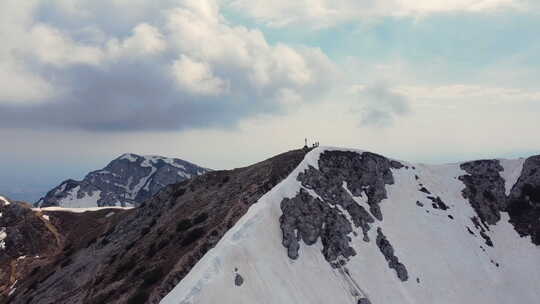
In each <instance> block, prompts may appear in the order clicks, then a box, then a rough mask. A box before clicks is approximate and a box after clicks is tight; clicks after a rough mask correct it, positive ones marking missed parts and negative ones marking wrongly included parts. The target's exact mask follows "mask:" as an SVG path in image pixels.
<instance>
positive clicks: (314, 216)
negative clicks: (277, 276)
mask: <svg viewBox="0 0 540 304" xmlns="http://www.w3.org/2000/svg"><path fill="white" fill-rule="evenodd" d="M281 210H282V211H283V215H282V216H281V217H280V227H281V230H282V233H283V241H282V244H283V246H284V247H286V248H287V255H288V256H289V258H291V259H297V258H298V250H299V248H300V245H299V241H300V240H303V241H304V243H306V244H307V245H313V244H315V242H316V241H317V239H319V238H321V241H322V243H323V254H324V256H325V258H326V260H327V261H329V262H336V261H337V260H338V257H343V258H349V257H350V256H353V255H355V254H356V253H355V251H354V249H353V248H352V247H350V246H349V242H350V238H349V237H348V236H347V235H348V234H349V233H351V232H352V227H351V223H350V222H349V221H347V219H346V218H345V216H344V215H343V214H342V213H341V212H339V210H338V209H337V208H331V207H330V206H328V205H327V204H325V203H324V202H322V201H321V200H320V199H318V198H313V197H312V196H311V195H309V193H308V192H307V191H306V190H304V189H301V190H300V192H299V193H298V194H297V195H296V196H295V197H294V198H292V199H288V198H286V199H284V200H283V201H282V202H281Z"/></svg>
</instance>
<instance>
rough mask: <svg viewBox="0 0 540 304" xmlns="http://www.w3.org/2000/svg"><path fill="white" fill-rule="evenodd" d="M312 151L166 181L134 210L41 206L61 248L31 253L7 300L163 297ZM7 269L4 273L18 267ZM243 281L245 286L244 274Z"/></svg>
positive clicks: (41, 303)
mask: <svg viewBox="0 0 540 304" xmlns="http://www.w3.org/2000/svg"><path fill="white" fill-rule="evenodd" d="M306 152H307V150H293V151H288V152H285V153H282V154H280V155H276V156H274V157H272V158H270V159H267V160H265V161H262V162H259V163H257V164H254V165H251V166H248V167H243V168H237V169H234V170H220V171H211V172H208V173H206V174H203V175H200V176H196V177H193V178H191V179H188V180H184V181H182V182H180V183H176V184H172V185H169V186H166V187H165V188H164V189H162V190H161V191H159V193H158V194H156V195H155V196H153V197H152V198H150V199H148V200H146V201H144V202H143V203H142V204H141V205H139V206H138V207H137V208H132V209H129V210H122V209H123V208H107V209H103V208H99V209H98V210H97V211H92V212H88V209H87V208H85V209H83V210H84V211H85V212H83V213H74V212H72V211H73V209H68V210H66V208H58V207H52V208H53V209H51V208H42V209H37V210H36V209H35V210H34V212H35V214H43V216H42V217H41V219H43V221H42V222H43V223H45V224H47V226H51V228H54V229H56V230H57V231H58V232H60V240H61V242H60V243H59V248H58V254H54V255H53V256H50V257H49V258H47V259H43V257H40V258H39V259H37V260H36V259H34V258H29V257H27V258H26V259H24V261H26V262H25V263H28V264H27V265H28V267H29V268H27V270H28V271H26V272H24V273H23V275H22V276H18V277H17V278H18V283H17V285H16V290H15V291H13V290H9V291H6V292H5V295H6V297H7V301H9V303H13V304H25V303H32V304H49V303H119V304H120V303H122V304H124V303H158V302H159V301H160V300H161V299H162V298H163V297H164V296H165V295H166V294H168V293H169V291H171V289H173V288H174V287H175V286H176V285H177V284H178V282H180V281H181V280H182V279H183V278H184V277H185V276H186V275H187V274H188V273H189V272H190V270H191V269H192V267H193V266H194V265H195V264H196V263H197V261H199V260H200V259H201V258H202V257H203V256H204V255H205V253H207V252H208V250H210V249H211V248H213V247H214V246H215V245H216V244H217V243H218V242H219V240H221V239H222V238H223V236H224V234H225V233H226V232H227V231H229V230H230V228H231V227H233V226H235V224H236V223H237V221H238V220H239V219H240V218H242V216H243V215H244V214H246V212H247V210H248V209H249V207H250V206H252V205H253V204H255V203H257V201H259V199H260V198H261V197H262V196H263V195H264V194H265V193H267V192H268V191H269V190H270V189H272V188H274V187H275V186H276V185H277V184H278V183H279V182H281V181H282V180H283V179H285V178H286V177H287V176H289V175H290V173H291V172H292V171H293V170H294V169H295V168H296V167H297V166H298V164H300V162H301V161H302V160H303V159H304V156H305V154H306ZM128 161H129V160H128ZM131 161H132V162H133V160H131ZM0 204H1V203H0ZM90 209H91V210H94V209H95V208H90ZM66 211H69V212H66ZM45 216H47V219H45ZM54 229H52V230H53V231H54ZM10 238H11V231H8V239H10ZM47 241H48V243H53V242H50V240H47ZM27 243H28V244H29V243H30V242H27ZM7 245H8V248H11V243H8V244H7ZM281 249H283V247H282V248H281ZM0 254H1V252H0ZM0 265H6V266H9V265H10V263H9V262H7V263H5V264H2V263H0ZM19 266H20V264H17V269H20V268H19ZM2 271H4V270H2ZM2 271H0V276H1V274H2V273H6V274H9V273H10V271H8V270H5V271H4V272H2ZM236 282H237V284H239V285H241V284H242V278H241V277H240V276H239V277H238V278H237V279H236ZM11 284H13V281H11ZM3 286H7V285H2V284H0V303H3V302H4V301H3V298H2V287H3ZM8 289H9V286H8ZM9 294H10V295H9Z"/></svg>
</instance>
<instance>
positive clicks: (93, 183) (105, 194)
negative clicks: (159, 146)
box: [35, 153, 208, 208]
mask: <svg viewBox="0 0 540 304" xmlns="http://www.w3.org/2000/svg"><path fill="white" fill-rule="evenodd" d="M207 171H208V169H205V168H202V167H199V166H197V165H194V164H192V163H189V162H187V161H184V160H181V159H177V158H166V157H161V156H140V155H136V154H132V153H126V154H123V155H121V156H120V157H118V158H116V159H114V160H113V161H111V162H110V163H109V164H108V165H107V166H106V167H105V168H103V169H101V170H97V171H93V172H90V173H89V174H88V175H86V177H85V178H84V179H83V180H82V181H76V180H73V179H68V180H66V181H64V182H62V183H61V184H60V185H59V186H57V187H55V188H54V189H52V190H51V191H49V192H48V193H47V195H46V196H45V197H43V198H41V199H40V200H39V201H38V202H36V204H35V205H36V206H37V207H48V206H63V207H81V208H83V207H95V206H132V205H137V204H139V203H141V202H142V201H144V200H145V199H148V198H150V197H151V196H152V195H154V194H156V193H157V192H158V191H159V190H160V189H161V188H163V187H164V186H167V185H169V184H173V183H177V182H180V181H183V180H185V179H188V178H191V177H193V176H196V175H200V174H203V173H205V172H207Z"/></svg>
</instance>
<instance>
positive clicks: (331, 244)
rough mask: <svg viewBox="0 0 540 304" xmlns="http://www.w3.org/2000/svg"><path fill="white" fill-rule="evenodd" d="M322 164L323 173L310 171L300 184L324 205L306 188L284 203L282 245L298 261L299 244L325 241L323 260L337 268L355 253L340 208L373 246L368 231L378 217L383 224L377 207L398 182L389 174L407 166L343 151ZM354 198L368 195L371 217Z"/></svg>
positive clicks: (322, 159)
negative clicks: (389, 186)
mask: <svg viewBox="0 0 540 304" xmlns="http://www.w3.org/2000/svg"><path fill="white" fill-rule="evenodd" d="M318 165H319V169H318V170H317V169H315V168H314V167H309V168H308V169H307V170H306V171H305V172H301V173H300V174H299V175H298V180H299V181H300V182H301V183H302V185H303V186H304V187H305V188H307V189H312V190H313V191H314V192H315V193H316V194H317V195H318V196H319V197H320V198H321V199H322V200H321V199H319V198H314V197H312V196H311V195H310V194H309V193H308V191H306V190H304V189H301V190H300V192H299V193H298V194H297V195H296V196H295V197H293V198H292V199H288V198H285V199H284V200H283V201H282V202H281V210H282V211H283V215H282V216H281V218H280V225H281V230H282V233H283V241H282V242H283V246H284V247H285V248H287V255H288V256H289V258H291V259H297V258H298V250H299V248H300V244H299V241H300V240H303V241H304V243H305V244H307V245H312V244H314V243H315V242H316V241H317V239H318V238H321V242H322V244H323V254H324V257H325V258H326V260H327V261H328V262H329V263H330V264H332V265H333V266H338V265H339V264H340V263H344V262H345V261H346V260H347V259H348V258H350V257H351V256H354V255H355V254H356V252H355V251H354V249H353V248H352V247H351V246H350V245H349V244H350V242H351V238H350V237H349V236H348V235H349V233H351V232H352V231H353V229H352V226H351V223H350V222H349V221H348V220H347V218H346V216H345V215H344V214H343V213H342V212H341V211H340V209H339V208H338V207H341V208H342V210H345V211H346V212H347V213H348V214H349V215H350V217H351V219H352V224H354V226H355V227H360V228H361V229H362V231H363V235H364V237H363V239H364V241H366V242H368V241H369V237H368V234H367V232H368V231H369V229H370V228H371V227H370V224H372V223H374V221H375V219H374V218H373V217H375V218H377V219H379V220H382V213H381V211H380V208H379V206H378V204H379V203H380V202H381V201H382V200H383V199H385V198H386V197H387V196H386V195H387V194H386V189H385V186H386V185H387V184H393V183H394V178H393V176H392V172H391V170H390V169H391V168H394V169H399V168H402V167H403V165H401V164H400V163H399V162H397V161H390V160H388V159H387V158H385V157H383V156H380V155H377V154H373V153H368V152H364V153H361V154H360V153H356V152H342V151H326V152H324V153H322V154H321V156H320V158H319V164H318ZM351 195H353V196H355V197H358V198H362V197H364V195H365V197H366V199H367V204H368V205H369V206H370V211H371V214H370V213H369V212H367V210H365V209H364V207H362V206H361V205H360V204H358V203H357V202H356V201H355V200H354V199H353V197H352V196H351ZM372 215H373V216H372Z"/></svg>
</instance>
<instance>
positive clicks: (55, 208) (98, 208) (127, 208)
mask: <svg viewBox="0 0 540 304" xmlns="http://www.w3.org/2000/svg"><path fill="white" fill-rule="evenodd" d="M104 209H121V210H129V209H133V207H115V206H107V207H92V208H65V207H45V208H33V209H32V210H34V211H38V212H39V211H64V212H73V213H83V212H86V211H99V210H104Z"/></svg>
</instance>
